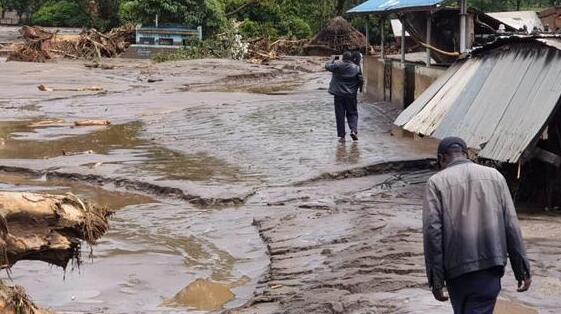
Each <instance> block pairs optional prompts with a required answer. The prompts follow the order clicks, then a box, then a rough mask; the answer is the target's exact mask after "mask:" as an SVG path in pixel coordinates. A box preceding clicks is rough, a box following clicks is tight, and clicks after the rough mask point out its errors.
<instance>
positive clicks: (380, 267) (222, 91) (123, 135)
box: [0, 58, 561, 313]
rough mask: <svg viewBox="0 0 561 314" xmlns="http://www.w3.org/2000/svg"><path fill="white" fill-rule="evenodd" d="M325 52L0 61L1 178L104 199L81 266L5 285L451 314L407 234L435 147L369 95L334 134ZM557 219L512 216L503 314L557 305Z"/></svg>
mask: <svg viewBox="0 0 561 314" xmlns="http://www.w3.org/2000/svg"><path fill="white" fill-rule="evenodd" d="M323 61H324V60H321V59H314V58H287V59H284V60H280V61H278V62H274V63H273V64H271V65H267V66H255V65H250V64H246V63H242V62H234V61H227V60H198V61H188V62H177V63H169V64H159V65H155V64H151V63H149V62H141V61H140V62H139V61H129V60H119V59H115V60H110V61H107V62H111V63H112V64H113V65H115V69H113V70H101V69H87V68H85V67H84V66H83V65H82V64H81V63H79V62H67V61H61V62H59V63H58V64H22V63H2V64H0V72H1V73H2V75H0V85H2V86H3V88H2V89H0V115H1V116H2V121H0V148H1V149H0V159H1V160H0V188H1V189H2V190H20V191H49V192H50V193H64V192H66V191H72V192H73V193H75V194H78V195H84V196H87V197H88V198H91V199H93V200H96V201H97V202H98V203H101V204H103V203H106V204H108V205H109V204H110V205H112V207H115V208H117V209H119V211H118V212H117V213H116V214H115V216H114V217H113V219H112V221H111V230H110V232H109V233H108V234H107V236H106V237H104V238H102V239H101V241H100V242H99V244H98V245H97V246H96V247H95V250H94V254H93V256H92V258H91V259H87V260H84V263H83V264H82V266H81V267H80V268H79V269H74V270H71V269H68V271H66V272H63V271H62V270H60V269H56V268H52V267H50V266H48V265H44V264H41V263H35V262H23V263H18V264H16V266H15V267H14V269H13V274H12V277H13V280H14V282H16V283H18V284H21V285H23V286H24V287H26V288H27V290H28V292H29V294H30V295H32V296H33V297H34V300H35V301H36V302H37V303H38V304H41V305H44V306H47V307H51V308H53V309H55V310H57V311H61V312H96V313H130V312H138V313H160V312H174V311H185V310H191V311H195V312H196V311H199V312H209V311H217V310H221V309H225V310H230V311H233V312H242V313H273V312H280V313H299V312H308V313H310V312H311V313H396V312H397V313H415V312H425V313H426V312H429V313H448V312H449V306H448V305H443V304H437V303H436V302H434V301H433V300H432V299H431V297H430V293H429V292H428V291H427V289H426V284H425V278H424V267H423V257H422V246H421V237H420V223H421V220H420V199H421V193H422V190H423V184H424V182H425V180H426V178H427V177H428V176H429V175H430V174H431V170H427V165H428V163H429V162H430V161H427V160H426V158H427V157H431V156H432V152H433V150H434V147H433V146H432V145H430V144H427V143H426V142H418V141H412V140H411V139H408V138H403V137H399V136H392V135H391V133H390V131H391V129H392V124H391V121H392V120H391V118H392V116H394V115H395V113H396V110H395V108H392V107H390V106H387V105H382V104H379V105H371V104H366V103H363V104H361V107H360V113H361V121H360V123H361V134H360V136H361V139H360V142H358V143H347V144H346V145H340V144H338V143H337V141H336V139H335V137H334V131H335V130H334V128H333V124H334V117H333V113H332V104H331V101H332V100H331V97H330V96H328V95H327V93H326V91H325V86H326V84H327V82H328V79H329V76H328V75H327V74H326V73H324V72H322V71H321V65H322V62H323ZM40 84H45V85H47V86H48V87H53V88H83V87H90V86H99V87H101V88H103V89H104V90H103V91H102V92H41V91H39V90H38V89H37V86H38V85H40ZM82 119H109V120H111V121H112V125H111V126H108V127H85V128H78V127H73V122H74V121H76V120H82ZM404 160H413V161H409V162H404ZM558 219H559V218H557V217H543V216H535V215H533V216H526V217H525V219H524V220H523V225H524V230H525V232H526V238H527V240H528V245H529V247H530V252H531V256H532V259H533V263H534V264H535V266H534V267H535V269H536V273H537V279H536V288H535V290H533V291H532V292H531V293H530V294H527V295H518V294H516V293H514V292H513V291H514V289H513V287H514V286H513V283H512V280H511V279H508V280H506V281H505V287H506V289H505V292H504V293H503V296H502V297H503V298H505V299H507V300H513V301H514V305H513V303H512V302H511V303H509V302H505V303H502V304H501V306H502V307H503V308H506V309H509V310H504V311H506V312H503V313H509V312H508V311H510V309H512V308H513V307H517V306H518V305H517V304H519V303H520V304H526V305H528V306H530V307H532V308H537V309H540V310H542V312H544V313H549V312H552V313H553V312H554V311H553V309H556V308H558V307H559V306H560V304H559V301H558V300H559V298H558V296H559V294H560V289H559V287H561V281H560V280H559V279H560V276H559V266H560V265H559V262H558V260H557V259H556V257H555V256H556V255H557V254H558V253H559V251H560V248H559V247H558V246H557V245H556V244H555V240H554V239H556V236H557V233H558V232H559V231H558V230H560V229H559V227H558V224H557V220H558ZM543 224H547V225H548V228H547V232H542V229H541V228H540V226H542V225H543ZM87 253H89V252H86V255H85V256H87ZM509 278H510V277H509ZM2 279H4V280H5V279H7V278H5V276H3V277H2ZM45 286H49V287H50V289H44V287H45ZM205 291H207V292H208V291H210V292H208V293H207V292H205ZM216 300H219V301H216ZM519 309H520V308H518V307H517V310H519ZM524 310H525V309H524V308H522V311H524ZM521 313H524V312H521Z"/></svg>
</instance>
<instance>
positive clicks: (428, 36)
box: [427, 12, 432, 68]
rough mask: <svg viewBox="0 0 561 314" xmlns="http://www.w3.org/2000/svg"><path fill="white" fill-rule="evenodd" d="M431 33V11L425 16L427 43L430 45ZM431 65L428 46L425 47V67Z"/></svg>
mask: <svg viewBox="0 0 561 314" xmlns="http://www.w3.org/2000/svg"><path fill="white" fill-rule="evenodd" d="M431 35H432V12H428V16H427V45H429V46H430V45H431ZM430 66H431V57H430V48H427V67H429V68H430Z"/></svg>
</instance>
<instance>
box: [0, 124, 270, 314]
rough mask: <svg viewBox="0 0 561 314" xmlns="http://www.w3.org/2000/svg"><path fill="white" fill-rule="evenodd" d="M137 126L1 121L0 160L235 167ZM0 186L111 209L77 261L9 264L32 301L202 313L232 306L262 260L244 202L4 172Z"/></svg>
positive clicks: (171, 171) (206, 169)
mask: <svg viewBox="0 0 561 314" xmlns="http://www.w3.org/2000/svg"><path fill="white" fill-rule="evenodd" d="M142 128H143V126H142V124H141V123H138V122H131V123H127V124H123V125H112V126H109V127H91V128H90V127H87V128H75V127H72V125H71V124H69V123H67V122H65V121H61V120H50V119H49V120H26V121H13V122H0V159H4V161H9V160H15V161H21V160H23V161H25V160H30V161H33V160H37V161H39V160H41V161H44V162H45V164H57V162H54V161H59V160H62V162H60V161H59V162H58V164H62V165H64V164H65V162H64V160H68V161H67V162H66V163H69V164H74V163H76V162H77V160H78V162H79V163H83V164H82V165H81V166H82V167H85V168H95V169H98V168H103V167H104V166H106V165H110V166H111V167H114V168H111V169H119V170H121V171H122V173H136V174H137V177H139V175H138V174H139V173H140V174H142V173H144V174H146V175H147V176H155V177H157V178H159V179H162V180H188V181H204V182H207V181H211V180H218V181H221V180H222V181H228V180H234V179H235V176H234V175H237V174H238V173H239V171H238V170H237V169H236V168H235V167H231V166H229V165H227V164H226V163H224V162H222V161H220V160H218V159H216V158H212V157H210V156H208V155H205V154H202V153H195V154H191V155H189V154H182V153H179V152H175V151H172V150H170V149H166V148H163V147H160V146H158V145H157V143H155V141H152V140H149V139H141V138H139V133H140V132H141V131H142ZM113 156H117V158H113ZM98 160H103V163H101V164H100V162H99V161H98ZM123 169H125V170H124V171H123ZM140 176H142V175H140ZM0 189H2V190H9V191H34V192H40V193H53V194H62V193H68V192H71V193H74V194H76V195H80V196H82V197H84V198H87V199H88V200H92V201H95V202H97V203H98V204H100V205H104V206H108V207H110V208H112V209H116V210H117V212H116V213H115V215H114V216H112V218H111V221H110V231H109V232H108V233H107V234H106V235H105V236H104V237H103V238H102V239H101V240H100V241H99V242H98V244H97V245H96V246H95V247H94V250H93V254H92V255H90V248H89V247H86V246H84V247H83V248H82V250H83V252H82V256H83V257H85V258H84V260H83V261H81V264H80V266H79V267H78V266H77V265H74V266H73V267H70V268H68V269H67V270H62V269H59V268H57V267H53V266H50V265H47V264H45V263H42V262H37V261H22V262H19V263H17V264H16V265H15V266H14V267H13V269H12V278H13V280H14V282H15V283H17V284H20V285H22V286H25V287H26V290H27V292H28V293H29V294H30V295H31V296H33V300H34V301H35V302H37V303H38V304H41V305H43V306H48V307H51V308H53V309H55V310H57V311H62V312H65V311H72V312H75V311H77V312H96V313H97V312H110V313H130V309H131V308H133V309H135V310H134V312H138V311H140V312H151V311H177V310H185V309H191V310H200V311H203V312H206V311H209V310H214V309H219V308H223V307H226V306H228V307H232V306H239V305H241V304H243V303H245V302H247V300H248V299H249V297H250V296H251V294H252V292H253V288H252V287H253V285H254V284H255V282H256V280H257V279H258V278H259V276H260V275H261V274H262V273H263V272H264V269H265V267H266V265H267V258H266V255H265V249H264V247H263V244H262V242H261V240H260V238H259V236H258V235H257V234H256V232H255V230H254V229H253V227H252V225H251V223H252V216H251V215H250V211H249V210H247V209H245V210H240V209H236V208H231V209H230V208H224V209H220V210H213V209H207V210H202V209H198V208H195V207H193V206H191V205H190V204H188V203H185V202H183V201H175V200H165V199H164V200H162V199H155V198H154V197H152V196H148V195H145V194H142V193H141V192H138V193H136V192H135V193H132V192H128V191H124V190H120V189H115V188H111V187H108V186H96V185H90V184H86V183H81V182H79V181H74V180H66V179H52V178H50V179H47V177H46V176H41V177H35V176H31V175H20V174H15V173H11V172H0ZM232 237H234V238H235V239H236V241H235V242H232V241H230V240H229V239H231V238H232ZM2 279H7V278H4V276H3V277H2ZM240 282H243V284H241V285H240V284H238V283H240ZM186 285H187V287H186ZM47 286H48V287H49V289H45V287H47ZM166 300H168V301H169V302H166ZM170 300H173V302H172V301H170ZM227 304H228V305H227Z"/></svg>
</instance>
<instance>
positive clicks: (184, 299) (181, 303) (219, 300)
mask: <svg viewBox="0 0 561 314" xmlns="http://www.w3.org/2000/svg"><path fill="white" fill-rule="evenodd" d="M234 297H235V295H234V294H233V293H232V291H231V290H230V288H229V287H228V286H226V285H224V284H220V283H216V282H212V281H210V280H205V279H197V280H195V281H194V282H192V283H190V284H189V285H188V286H187V287H185V288H184V289H182V290H181V291H179V293H177V294H176V295H175V297H173V299H171V300H167V301H166V302H165V303H164V304H166V305H168V306H172V307H187V308H192V309H196V310H203V311H215V310H219V309H221V308H222V307H223V306H224V304H226V303H228V302H230V301H232V300H233V299H234Z"/></svg>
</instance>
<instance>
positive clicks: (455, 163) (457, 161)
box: [446, 158, 472, 168]
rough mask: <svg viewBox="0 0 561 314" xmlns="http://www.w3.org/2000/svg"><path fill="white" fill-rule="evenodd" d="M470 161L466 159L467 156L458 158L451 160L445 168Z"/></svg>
mask: <svg viewBox="0 0 561 314" xmlns="http://www.w3.org/2000/svg"><path fill="white" fill-rule="evenodd" d="M471 162H472V161H471V160H469V159H467V158H466V159H458V160H454V161H452V162H451V163H450V164H449V165H448V167H446V168H450V167H454V166H457V165H463V164H467V163H471Z"/></svg>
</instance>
